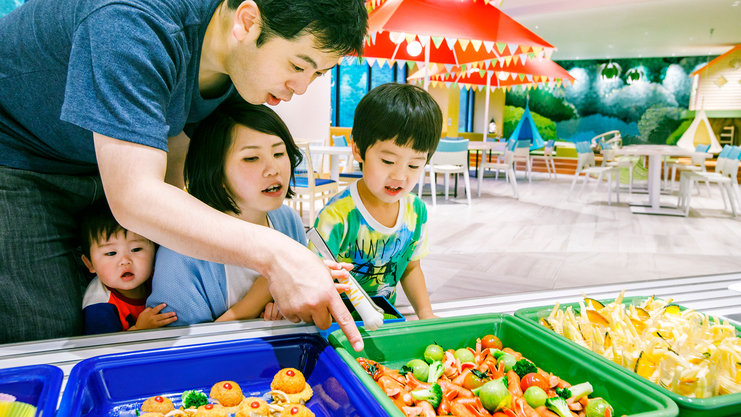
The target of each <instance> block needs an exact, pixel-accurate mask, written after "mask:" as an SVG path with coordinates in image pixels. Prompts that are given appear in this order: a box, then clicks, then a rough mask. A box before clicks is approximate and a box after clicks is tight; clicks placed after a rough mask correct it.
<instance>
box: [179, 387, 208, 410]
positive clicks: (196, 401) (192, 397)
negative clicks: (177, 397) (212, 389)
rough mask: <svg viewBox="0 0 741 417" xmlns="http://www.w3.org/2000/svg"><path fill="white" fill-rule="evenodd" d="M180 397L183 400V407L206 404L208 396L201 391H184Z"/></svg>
mask: <svg viewBox="0 0 741 417" xmlns="http://www.w3.org/2000/svg"><path fill="white" fill-rule="evenodd" d="M181 399H182V400H183V408H198V407H200V406H202V405H206V404H208V397H207V396H206V394H204V393H202V392H201V391H195V390H190V391H185V392H183V395H182V396H181Z"/></svg>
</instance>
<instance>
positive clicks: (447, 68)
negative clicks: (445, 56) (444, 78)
mask: <svg viewBox="0 0 741 417" xmlns="http://www.w3.org/2000/svg"><path fill="white" fill-rule="evenodd" d="M452 69H453V64H445V72H450V70H452Z"/></svg>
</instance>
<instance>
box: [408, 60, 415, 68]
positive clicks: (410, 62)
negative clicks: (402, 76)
mask: <svg viewBox="0 0 741 417" xmlns="http://www.w3.org/2000/svg"><path fill="white" fill-rule="evenodd" d="M407 67H409V69H410V70H411V69H412V68H414V61H407Z"/></svg>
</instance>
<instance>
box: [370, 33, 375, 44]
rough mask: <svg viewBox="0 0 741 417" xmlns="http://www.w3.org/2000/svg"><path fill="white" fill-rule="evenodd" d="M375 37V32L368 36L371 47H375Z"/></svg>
mask: <svg viewBox="0 0 741 417" xmlns="http://www.w3.org/2000/svg"><path fill="white" fill-rule="evenodd" d="M376 35H377V33H376V32H373V33H371V34H370V38H371V44H372V45H375V44H376Z"/></svg>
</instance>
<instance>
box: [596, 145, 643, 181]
mask: <svg viewBox="0 0 741 417" xmlns="http://www.w3.org/2000/svg"><path fill="white" fill-rule="evenodd" d="M615 132H617V131H615ZM621 143H622V139H621V138H620V136H619V132H618V137H616V138H613V139H611V140H609V141H607V142H602V143H601V144H600V145H601V147H602V151H601V154H602V166H603V167H607V168H618V169H621V168H625V169H627V170H628V175H629V176H630V180H629V182H628V194H633V169H634V168H635V166H636V164H637V163H638V160H639V159H640V158H638V157H634V156H631V155H624V156H622V157H616V156H615V149H619V146H618V144H621ZM619 181H620V175H618V187H619V186H620V183H619Z"/></svg>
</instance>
